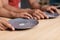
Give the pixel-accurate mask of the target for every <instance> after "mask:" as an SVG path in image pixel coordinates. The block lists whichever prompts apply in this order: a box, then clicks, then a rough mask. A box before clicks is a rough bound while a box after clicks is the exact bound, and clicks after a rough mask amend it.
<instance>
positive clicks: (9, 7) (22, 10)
mask: <svg viewBox="0 0 60 40" xmlns="http://www.w3.org/2000/svg"><path fill="white" fill-rule="evenodd" d="M4 8H5V9H7V10H9V11H13V12H17V13H20V12H29V11H31V9H19V8H14V7H13V6H10V5H4Z"/></svg>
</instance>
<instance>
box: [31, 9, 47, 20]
mask: <svg viewBox="0 0 60 40" xmlns="http://www.w3.org/2000/svg"><path fill="white" fill-rule="evenodd" d="M31 15H32V16H33V18H34V19H37V20H40V19H44V18H48V16H47V15H46V14H45V13H44V12H43V11H41V10H39V9H35V10H34V12H33V13H32V14H31Z"/></svg>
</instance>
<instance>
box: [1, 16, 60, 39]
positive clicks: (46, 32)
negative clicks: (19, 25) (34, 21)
mask: <svg viewBox="0 0 60 40" xmlns="http://www.w3.org/2000/svg"><path fill="white" fill-rule="evenodd" d="M0 40H60V16H59V17H57V18H56V19H47V20H39V24H38V25H37V26H36V27H34V28H32V29H30V30H25V31H0Z"/></svg>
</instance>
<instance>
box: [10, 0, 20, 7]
mask: <svg viewBox="0 0 60 40" xmlns="http://www.w3.org/2000/svg"><path fill="white" fill-rule="evenodd" d="M19 2H21V0H9V4H10V5H11V6H13V7H16V8H18V4H19Z"/></svg>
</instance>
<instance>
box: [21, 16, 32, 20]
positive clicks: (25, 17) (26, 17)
mask: <svg viewBox="0 0 60 40" xmlns="http://www.w3.org/2000/svg"><path fill="white" fill-rule="evenodd" d="M21 18H24V19H31V18H30V17H28V16H22V17H21Z"/></svg>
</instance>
